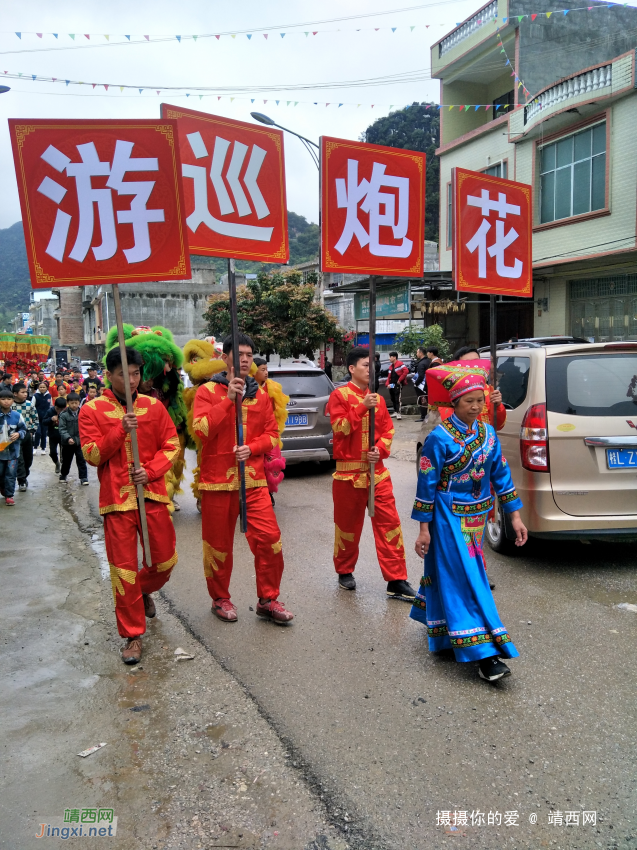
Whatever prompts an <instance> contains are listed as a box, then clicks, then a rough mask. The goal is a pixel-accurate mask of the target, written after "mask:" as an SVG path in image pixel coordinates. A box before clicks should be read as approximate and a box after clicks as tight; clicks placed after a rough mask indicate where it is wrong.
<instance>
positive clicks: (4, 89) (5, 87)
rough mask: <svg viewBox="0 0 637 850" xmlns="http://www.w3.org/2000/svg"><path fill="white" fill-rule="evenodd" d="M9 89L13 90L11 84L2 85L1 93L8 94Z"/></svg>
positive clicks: (0, 87)
mask: <svg viewBox="0 0 637 850" xmlns="http://www.w3.org/2000/svg"><path fill="white" fill-rule="evenodd" d="M8 91H11V89H10V88H9V86H0V94H6V93H7V92H8Z"/></svg>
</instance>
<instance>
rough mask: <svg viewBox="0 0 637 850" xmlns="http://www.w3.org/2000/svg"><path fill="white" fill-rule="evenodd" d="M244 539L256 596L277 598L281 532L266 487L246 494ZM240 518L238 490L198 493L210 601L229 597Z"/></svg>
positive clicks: (256, 488)
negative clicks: (246, 521) (246, 517)
mask: <svg viewBox="0 0 637 850" xmlns="http://www.w3.org/2000/svg"><path fill="white" fill-rule="evenodd" d="M246 508H247V516H248V529H247V532H246V537H247V538H248V545H249V546H250V549H251V551H252V554H253V555H254V566H255V572H256V576H257V593H258V595H259V598H260V599H277V598H278V596H279V585H280V583H281V575H282V574H283V553H282V551H281V549H282V546H281V531H280V530H279V525H278V523H277V521H276V516H275V514H274V511H273V509H272V503H271V501H270V494H269V493H268V488H267V487H253V488H250V489H249V490H247V492H246ZM238 516H239V493H238V491H237V490H231V491H227V490H226V491H224V490H202V491H201V529H202V537H203V569H204V575H205V577H206V584H207V585H208V593H209V594H210V596H211V598H212V599H229V598H230V576H231V575H232V564H233V554H232V550H233V545H234V530H235V526H236V524H237V518H238Z"/></svg>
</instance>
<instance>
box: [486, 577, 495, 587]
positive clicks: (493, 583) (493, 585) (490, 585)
mask: <svg viewBox="0 0 637 850" xmlns="http://www.w3.org/2000/svg"><path fill="white" fill-rule="evenodd" d="M487 581H488V582H489V587H490V588H491V590H495V582H493V581H491V579H490V578H489V576H487Z"/></svg>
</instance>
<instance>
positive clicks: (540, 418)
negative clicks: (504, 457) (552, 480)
mask: <svg viewBox="0 0 637 850" xmlns="http://www.w3.org/2000/svg"><path fill="white" fill-rule="evenodd" d="M520 456H521V458H522V466H523V467H524V469H529V470H530V471H531V472H548V471H549V444H548V434H547V426H546V405H545V404H534V405H532V406H531V407H529V409H528V410H527V411H526V413H525V414H524V419H523V420H522V427H521V428H520Z"/></svg>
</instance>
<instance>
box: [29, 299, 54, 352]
mask: <svg viewBox="0 0 637 850" xmlns="http://www.w3.org/2000/svg"><path fill="white" fill-rule="evenodd" d="M30 301H31V303H30V305H29V325H30V327H31V328H32V329H33V333H34V334H35V335H36V336H41V335H44V336H49V337H51V347H52V348H55V347H56V346H57V345H59V343H60V338H59V335H58V323H57V321H56V319H55V312H56V310H57V309H58V307H59V305H60V299H59V298H58V296H57V295H56V294H55V293H54V292H53V291H52V290H50V289H33V290H31V293H30Z"/></svg>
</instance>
